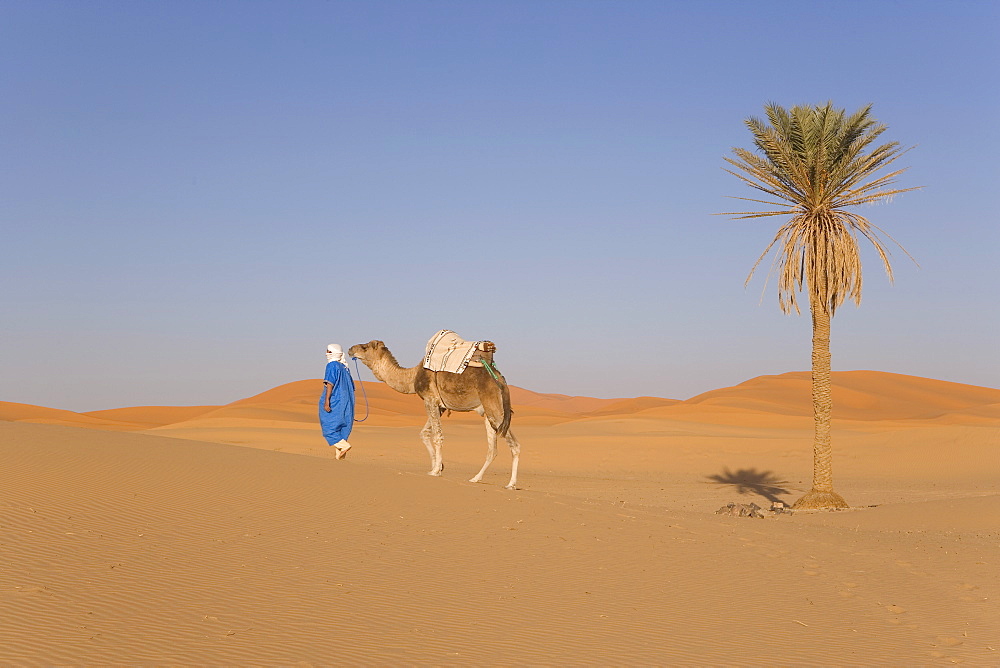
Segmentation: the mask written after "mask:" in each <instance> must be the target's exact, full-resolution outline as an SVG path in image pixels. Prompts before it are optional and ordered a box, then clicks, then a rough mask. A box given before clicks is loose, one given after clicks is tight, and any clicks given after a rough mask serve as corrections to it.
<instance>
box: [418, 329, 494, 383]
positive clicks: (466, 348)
mask: <svg viewBox="0 0 1000 668" xmlns="http://www.w3.org/2000/svg"><path fill="white" fill-rule="evenodd" d="M496 349H497V347H496V345H495V344H494V343H493V342H492V341H466V340H465V339H463V338H461V337H459V335H458V334H456V333H455V332H453V331H451V330H450V329H442V330H441V331H440V332H438V333H437V334H435V335H434V336H432V337H431V340H430V341H428V342H427V354H426V355H424V368H425V369H429V370H430V371H448V372H449V373H462V372H463V371H465V369H466V367H470V366H482V365H483V362H482V361H483V360H486V361H487V362H490V363H492V362H493V353H494V352H496Z"/></svg>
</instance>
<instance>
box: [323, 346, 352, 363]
mask: <svg viewBox="0 0 1000 668" xmlns="http://www.w3.org/2000/svg"><path fill="white" fill-rule="evenodd" d="M326 361H327V364H329V363H330V362H340V363H341V364H343V365H344V366H347V357H346V356H345V355H344V349H343V348H341V347H340V346H338V345H337V344H336V343H331V344H330V345H328V346H327V347H326Z"/></svg>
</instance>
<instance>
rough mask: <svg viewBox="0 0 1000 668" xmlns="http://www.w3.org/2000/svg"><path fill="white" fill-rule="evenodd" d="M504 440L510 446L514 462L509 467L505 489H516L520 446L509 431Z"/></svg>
mask: <svg viewBox="0 0 1000 668" xmlns="http://www.w3.org/2000/svg"><path fill="white" fill-rule="evenodd" d="M504 438H505V440H506V441H507V445H509V446H510V455H511V457H512V458H513V460H514V462H513V464H511V467H510V482H509V483H507V486H506V489H517V460H518V459H520V457H521V444H520V443H518V442H517V438H516V437H515V436H514V434H513V433H511V432H510V430H508V431H507V435H506V436H505V437H504Z"/></svg>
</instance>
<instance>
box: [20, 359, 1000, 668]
mask: <svg viewBox="0 0 1000 668" xmlns="http://www.w3.org/2000/svg"><path fill="white" fill-rule="evenodd" d="M512 380H513V379H512ZM808 383H809V380H808V374H806V373H793V374H785V375H781V376H766V377H761V378H756V379H753V380H750V381H747V382H746V383H743V384H741V385H738V386H736V387H731V388H724V389H720V390H716V391H713V392H708V393H706V394H703V395H700V396H698V397H694V398H692V399H688V400H686V401H676V400H671V399H667V398H657V397H640V398H630V399H593V398H587V397H567V396H562V395H544V394H538V393H534V392H530V391H528V390H523V389H519V388H514V389H513V390H512V399H513V403H514V410H515V414H514V420H513V423H512V428H513V430H514V431H515V433H516V434H517V435H518V438H519V439H520V441H521V444H522V456H521V469H520V475H519V486H520V489H518V490H505V489H503V485H504V484H505V483H506V481H507V479H508V477H509V467H510V455H509V453H508V452H505V451H504V447H505V446H503V445H502V444H501V452H500V456H499V457H498V458H497V460H496V461H495V462H494V463H493V466H492V468H491V469H490V471H489V472H488V473H487V475H486V478H485V481H484V483H483V484H478V485H477V484H472V483H468V482H466V480H467V479H468V478H469V477H471V476H472V475H473V474H474V473H476V471H478V469H479V467H480V466H481V464H482V459H483V456H484V453H485V438H484V434H483V426H482V424H481V421H480V419H479V418H478V417H475V416H471V415H465V414H453V415H451V416H450V417H447V418H445V422H444V426H445V438H446V441H445V464H446V468H445V472H444V475H443V476H442V477H440V478H435V477H430V476H427V475H425V471H426V470H427V468H428V465H429V461H428V456H427V452H426V450H425V449H424V447H423V446H422V445H421V443H420V441H419V437H418V433H417V432H418V430H419V428H420V425H422V423H423V417H422V410H423V409H422V405H421V403H420V402H419V401H418V400H417V399H416V397H414V396H404V395H400V394H397V393H395V392H393V391H392V390H390V389H389V388H387V387H386V386H384V385H382V384H379V383H374V382H373V383H365V385H364V389H365V391H366V393H367V397H368V402H369V405H370V416H369V417H368V419H367V420H366V421H365V422H362V423H359V424H357V425H356V427H355V431H354V434H353V435H352V438H351V442H352V443H353V444H354V446H355V447H354V449H353V450H352V451H351V453H350V455H349V456H348V458H347V459H346V460H343V461H336V460H334V459H333V457H332V456H331V454H330V452H329V448H328V447H327V445H326V443H325V441H324V440H323V438H322V436H321V435H320V432H319V428H318V425H317V421H316V402H317V399H318V396H319V391H320V385H321V382H320V381H319V380H304V381H298V382H294V383H290V384H287V385H283V386H280V387H277V388H274V389H271V390H268V391H265V392H262V393H261V394H258V395H256V396H253V397H249V398H246V399H241V400H239V401H235V402H233V403H231V404H228V405H225V406H189V407H163V406H160V407H130V408H119V409H112V410H105V411H95V412H89V413H85V414H81V413H73V412H71V411H65V410H59V409H55V408H45V407H39V406H28V405H24V404H14V403H2V402H0V456H2V458H3V466H2V468H0V664H2V665H26V666H35V665H37V666H48V665H66V664H76V665H79V664H90V665H93V664H131V665H135V664H144V665H153V664H155V665H221V664H226V665H519V664H528V665H602V664H603V665H727V666H728V665H733V666H739V665H747V666H763V665H768V666H770V665H795V666H800V665H801V666H806V665H837V666H842V665H893V666H902V665H907V666H909V665H937V664H951V663H965V664H966V665H976V666H996V665H1000V457H998V447H1000V390H998V389H991V388H983V387H973V386H968V385H961V384H956V383H948V382H944V381H937V380H930V379H925V378H915V377H910V376H901V375H895V374H887V373H879V372H874V371H854V372H843V373H835V374H834V384H835V387H834V402H835V409H834V419H835V422H834V480H835V485H836V488H837V490H838V491H839V492H840V493H841V494H842V495H843V496H844V497H845V498H846V499H847V500H848V502H849V503H851V505H852V509H850V510H846V511H839V512H827V513H795V514H787V513H786V514H776V515H769V516H768V517H765V518H763V519H755V518H739V517H731V516H724V515H717V514H715V511H716V510H718V509H719V508H720V507H722V506H724V505H726V504H727V503H730V502H734V503H751V502H753V503H756V504H757V505H759V506H761V507H763V508H765V509H767V508H769V507H770V506H771V503H772V502H774V501H784V502H786V503H791V502H792V501H794V500H795V499H796V498H798V496H800V495H801V494H802V493H803V492H805V491H806V490H807V489H808V488H809V483H810V479H811V471H812V452H811V447H812V444H811V407H810V403H809V390H808ZM364 403H365V402H364V399H363V397H362V395H361V394H360V393H359V394H358V415H359V417H361V416H363V415H364Z"/></svg>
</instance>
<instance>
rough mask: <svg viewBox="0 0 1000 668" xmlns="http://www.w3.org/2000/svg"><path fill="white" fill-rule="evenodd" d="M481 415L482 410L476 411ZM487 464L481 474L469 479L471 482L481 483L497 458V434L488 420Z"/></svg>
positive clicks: (487, 419)
mask: <svg viewBox="0 0 1000 668" xmlns="http://www.w3.org/2000/svg"><path fill="white" fill-rule="evenodd" d="M476 412H477V413H479V414H480V415H482V414H483V411H482V409H479V410H477V411H476ZM485 421H486V463H485V464H483V468H482V469H480V471H479V473H477V474H476V475H474V476H473V477H471V478H469V482H481V481H482V479H483V474H484V473H486V469H488V468H489V467H490V464H492V463H493V460H494V459H495V458H496V456H497V432H496V430H495V429H493V425H492V424H490V419H489V418H486V419H485Z"/></svg>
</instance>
